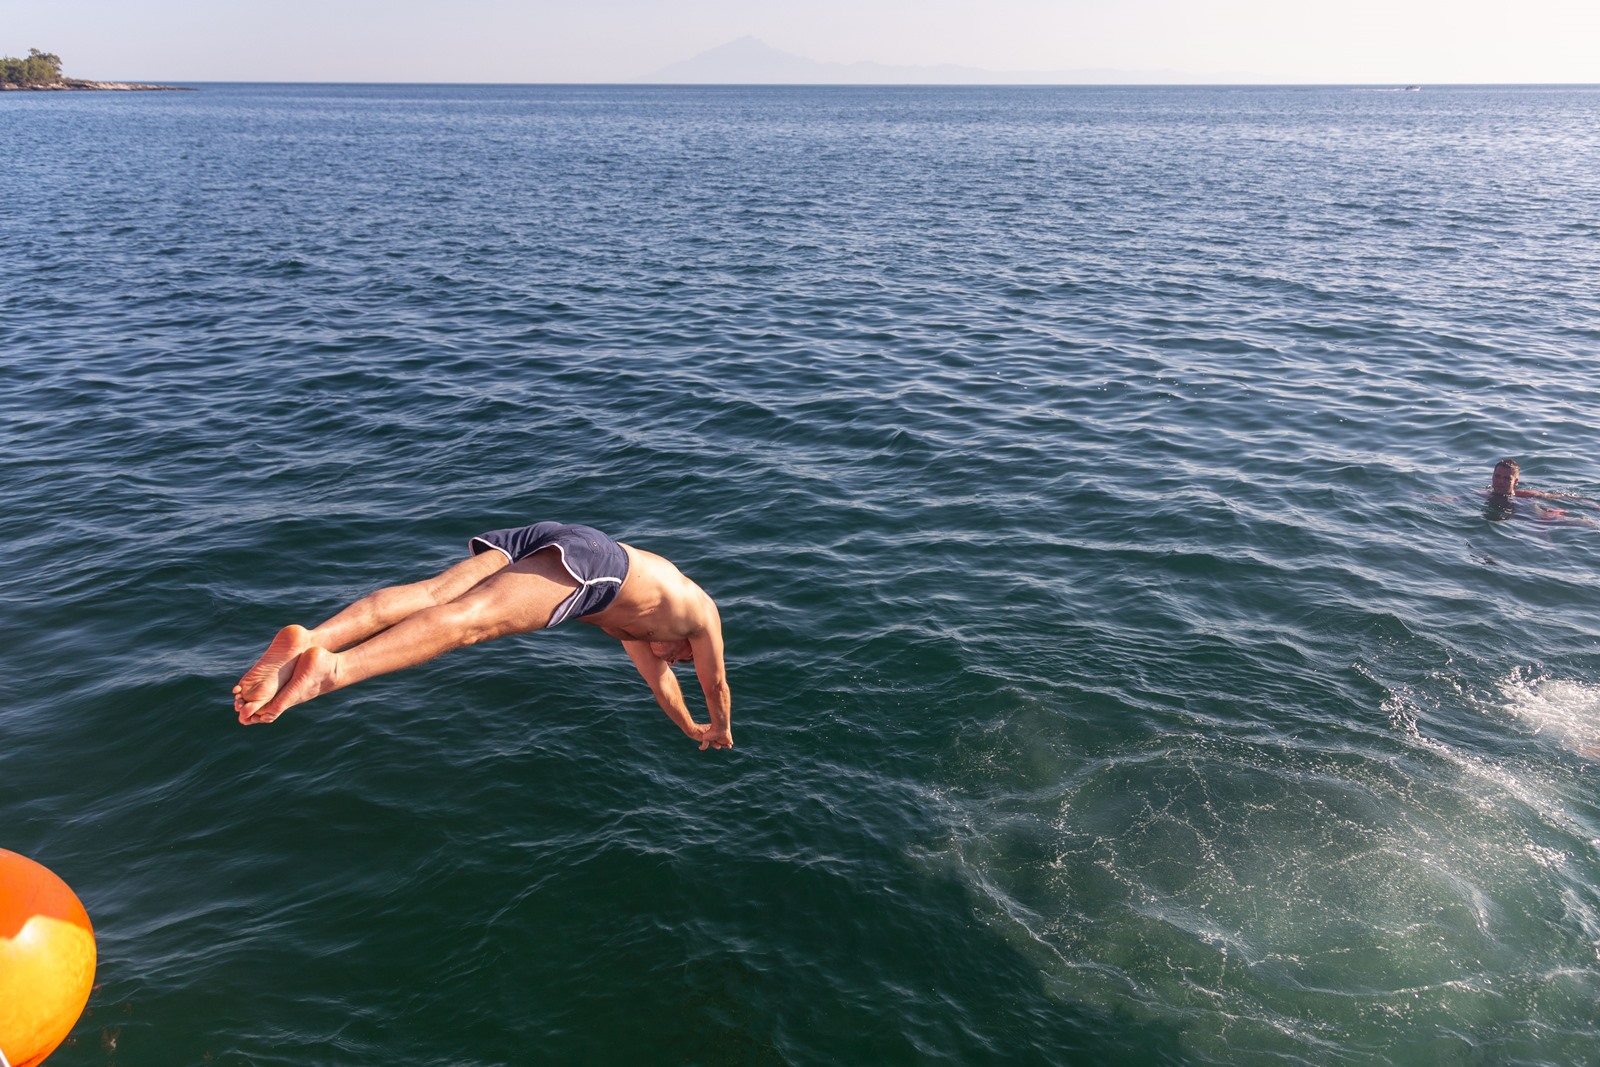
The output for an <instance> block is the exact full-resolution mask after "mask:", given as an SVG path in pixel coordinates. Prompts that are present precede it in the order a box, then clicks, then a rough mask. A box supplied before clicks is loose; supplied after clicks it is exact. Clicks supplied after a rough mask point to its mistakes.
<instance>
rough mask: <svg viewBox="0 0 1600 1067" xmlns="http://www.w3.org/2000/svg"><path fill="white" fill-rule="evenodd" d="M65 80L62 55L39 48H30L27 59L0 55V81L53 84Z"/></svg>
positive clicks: (18, 83) (11, 83)
mask: <svg viewBox="0 0 1600 1067" xmlns="http://www.w3.org/2000/svg"><path fill="white" fill-rule="evenodd" d="M61 80H63V79H62V74H61V57H60V56H57V55H52V54H51V53H49V52H41V51H39V50H38V49H37V48H30V49H28V58H27V59H17V58H15V57H14V56H4V57H0V83H4V84H6V85H51V84H54V83H56V82H59V81H61Z"/></svg>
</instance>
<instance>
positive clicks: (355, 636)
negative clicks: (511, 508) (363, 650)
mask: <svg viewBox="0 0 1600 1067" xmlns="http://www.w3.org/2000/svg"><path fill="white" fill-rule="evenodd" d="M508 562H509V561H508V560H507V559H506V557H505V556H503V555H501V554H500V553H499V552H483V553H480V554H478V555H476V556H469V557H468V558H466V559H464V560H462V561H461V562H460V563H457V564H455V565H454V566H452V567H450V568H448V569H446V570H445V571H443V572H441V573H439V574H436V575H434V576H433V577H432V578H429V579H427V580H425V581H421V582H413V583H411V584H410V585H391V586H389V587H387V588H384V589H379V590H378V591H377V592H375V593H371V594H369V595H367V596H364V597H362V598H361V599H360V600H358V601H356V602H355V603H354V604H351V605H350V606H349V607H347V608H345V609H344V610H343V611H341V612H339V613H338V614H337V615H335V616H333V617H332V618H331V619H329V620H327V621H326V622H324V623H322V624H321V625H319V626H318V627H317V628H316V629H314V630H308V629H306V628H305V627H304V626H299V625H291V626H285V627H284V628H283V629H281V630H279V631H278V635H277V636H276V637H274V638H273V639H272V643H271V644H270V645H268V646H267V650H266V651H265V652H263V653H262V654H261V658H260V659H258V660H256V662H255V666H253V667H251V668H250V669H249V670H248V671H245V673H244V677H242V678H240V679H239V684H238V685H236V686H234V687H233V710H234V711H236V712H238V713H239V721H240V722H244V721H245V717H246V716H247V715H251V714H254V713H255V712H256V711H257V710H258V709H259V708H260V707H261V706H262V705H263V704H265V703H266V702H267V701H269V700H271V699H272V698H273V696H274V695H275V694H276V693H277V692H278V689H279V687H281V686H283V685H284V684H286V683H287V682H288V681H289V678H290V677H291V675H292V674H293V671H294V660H295V658H296V657H297V656H299V655H300V654H301V653H302V652H304V651H305V650H306V649H308V648H311V647H312V646H313V645H316V646H319V647H321V648H325V649H328V650H329V651H330V652H337V651H339V650H340V649H342V648H347V647H349V646H350V645H353V644H355V643H357V642H359V641H363V640H365V639H366V638H368V637H371V636H372V635H373V634H376V633H381V632H382V631H384V630H387V629H388V628H389V627H391V626H393V625H394V624H395V623H397V622H399V621H400V620H401V619H404V618H406V617H407V616H408V615H414V614H415V613H417V612H419V611H422V610H423V609H425V608H431V607H435V606H437V605H439V604H445V603H449V602H450V601H452V600H454V599H455V598H456V597H458V596H460V595H461V594H463V593H465V592H466V591H467V590H469V589H471V588H472V587H473V586H475V585H477V584H478V583H479V582H481V581H483V580H484V579H485V578H487V577H489V576H490V575H491V574H494V573H495V572H496V571H498V570H500V569H501V568H503V567H505V566H506V564H507V563H508Z"/></svg>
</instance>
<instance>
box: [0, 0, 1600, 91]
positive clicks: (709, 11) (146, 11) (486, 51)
mask: <svg viewBox="0 0 1600 1067" xmlns="http://www.w3.org/2000/svg"><path fill="white" fill-rule="evenodd" d="M747 34H748V35H753V36H755V37H759V38H760V39H761V40H763V41H765V42H766V43H767V44H769V45H771V46H772V47H774V48H779V49H782V50H784V51H787V52H793V53H796V54H799V55H802V56H805V57H806V58H808V59H815V60H822V61H827V62H854V61H858V60H870V61H875V62H879V63H888V64H909V65H935V64H940V63H954V64H959V65H962V66H969V67H982V68H987V69H990V70H999V71H1005V70H1069V69H1079V68H1095V67H1113V68H1119V69H1125V70H1129V71H1140V70H1163V69H1167V70H1179V71H1183V72H1185V73H1189V74H1193V75H1195V76H1197V78H1198V79H1202V80H1203V79H1205V78H1207V77H1213V78H1214V77H1215V76H1217V75H1224V74H1230V73H1240V74H1248V75H1251V76H1252V77H1251V79H1250V80H1261V81H1269V82H1377V83H1395V82H1400V83H1409V82H1420V83H1434V84H1441V83H1447V82H1584V83H1600V0H1495V2H1493V3H1490V2H1488V0H0V54H4V55H13V56H20V55H26V54H27V50H28V48H30V47H37V48H42V49H44V50H46V51H51V52H55V53H57V54H58V55H60V56H61V57H62V59H63V60H64V62H65V66H66V71H67V73H68V74H70V75H76V76H78V77H86V78H100V79H116V80H149V81H160V80H166V81H400V82H419V81H421V82H427V81H447V82H569V81H572V82H593V81H628V80H633V79H636V78H640V77H643V76H645V75H648V74H649V73H651V72H652V71H654V70H657V69H658V68H661V67H664V66H666V65H667V64H669V63H673V62H676V61H678V60H681V59H687V58H689V57H690V56H693V55H695V54H697V53H699V52H702V51H704V50H706V49H708V48H712V47H715V46H717V45H720V44H724V43H726V42H728V41H730V40H733V39H734V38H737V37H742V36H745V35H747Z"/></svg>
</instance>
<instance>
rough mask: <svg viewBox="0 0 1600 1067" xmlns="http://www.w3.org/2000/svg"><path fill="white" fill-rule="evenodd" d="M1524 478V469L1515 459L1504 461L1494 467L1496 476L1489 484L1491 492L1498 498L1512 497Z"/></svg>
mask: <svg viewBox="0 0 1600 1067" xmlns="http://www.w3.org/2000/svg"><path fill="white" fill-rule="evenodd" d="M1520 477H1522V468H1521V467H1519V466H1517V461H1516V460H1514V459H1503V460H1501V461H1500V462H1499V463H1496V464H1495V465H1494V476H1493V478H1492V479H1491V480H1490V482H1489V492H1491V493H1493V494H1495V495H1496V496H1510V495H1511V492H1512V490H1514V489H1515V488H1516V487H1517V479H1518V478H1520Z"/></svg>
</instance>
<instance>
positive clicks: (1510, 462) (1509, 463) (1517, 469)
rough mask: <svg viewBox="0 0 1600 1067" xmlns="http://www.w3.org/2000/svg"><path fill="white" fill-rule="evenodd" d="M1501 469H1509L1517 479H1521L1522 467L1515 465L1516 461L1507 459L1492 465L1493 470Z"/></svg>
mask: <svg viewBox="0 0 1600 1067" xmlns="http://www.w3.org/2000/svg"><path fill="white" fill-rule="evenodd" d="M1501 467H1510V468H1511V473H1512V474H1515V475H1517V476H1518V477H1521V475H1522V467H1521V466H1519V465H1518V464H1517V461H1516V460H1514V459H1511V458H1509V457H1507V458H1506V459H1502V460H1501V461H1500V462H1499V463H1496V464H1495V465H1494V469H1495V470H1499V469H1500V468H1501Z"/></svg>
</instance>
